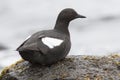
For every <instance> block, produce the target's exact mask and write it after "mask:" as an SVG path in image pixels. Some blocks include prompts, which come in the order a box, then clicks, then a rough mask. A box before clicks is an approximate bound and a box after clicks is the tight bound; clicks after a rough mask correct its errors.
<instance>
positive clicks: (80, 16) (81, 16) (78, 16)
mask: <svg viewBox="0 0 120 80" xmlns="http://www.w3.org/2000/svg"><path fill="white" fill-rule="evenodd" d="M76 18H86V17H85V16H83V15H80V14H78V15H77V16H76Z"/></svg>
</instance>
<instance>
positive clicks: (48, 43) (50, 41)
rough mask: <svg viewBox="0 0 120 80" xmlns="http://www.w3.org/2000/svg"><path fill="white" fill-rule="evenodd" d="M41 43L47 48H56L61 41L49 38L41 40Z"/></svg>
mask: <svg viewBox="0 0 120 80" xmlns="http://www.w3.org/2000/svg"><path fill="white" fill-rule="evenodd" d="M42 42H43V43H44V44H45V45H46V46H48V47H49V48H54V47H56V46H59V45H60V44H61V43H62V42H63V40H61V39H57V38H51V37H44V38H42Z"/></svg>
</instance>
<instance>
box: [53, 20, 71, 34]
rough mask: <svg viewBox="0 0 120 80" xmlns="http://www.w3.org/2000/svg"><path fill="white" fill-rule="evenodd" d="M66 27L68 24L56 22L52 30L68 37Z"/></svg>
mask: <svg viewBox="0 0 120 80" xmlns="http://www.w3.org/2000/svg"><path fill="white" fill-rule="evenodd" d="M68 26H69V22H67V21H60V20H57V21H56V24H55V28H54V29H55V30H58V31H61V32H63V33H65V34H66V35H70V34H69V30H68Z"/></svg>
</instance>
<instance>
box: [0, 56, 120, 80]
mask: <svg viewBox="0 0 120 80" xmlns="http://www.w3.org/2000/svg"><path fill="white" fill-rule="evenodd" d="M0 80H120V56H118V55H112V56H106V57H95V56H68V57H67V58H66V59H64V60H62V61H60V62H58V63H56V64H53V65H51V66H41V65H37V64H31V63H29V62H27V61H24V60H21V61H18V62H17V63H15V64H13V65H12V66H10V67H7V68H6V69H4V70H3V71H2V73H1V75H0Z"/></svg>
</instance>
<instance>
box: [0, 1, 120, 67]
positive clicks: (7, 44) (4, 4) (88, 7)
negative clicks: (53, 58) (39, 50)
mask: <svg viewBox="0 0 120 80" xmlns="http://www.w3.org/2000/svg"><path fill="white" fill-rule="evenodd" d="M64 8H74V9H75V10H76V11H77V12H78V13H80V14H82V15H84V16H86V17H87V18H86V19H76V20H74V21H72V22H71V23H70V26H69V30H70V33H71V40H72V48H71V51H70V54H69V55H97V56H105V55H110V54H114V53H115V54H116V53H118V54H119V53H120V0H59V1H58V0H0V28H1V29H0V69H2V68H3V67H5V66H8V65H10V64H12V63H14V62H16V61H17V60H19V59H20V56H19V54H18V52H16V51H15V49H16V48H17V47H18V46H19V45H20V44H21V43H22V42H23V41H24V40H25V38H26V37H27V36H29V35H31V34H33V33H35V32H36V31H39V30H43V29H52V28H53V27H54V24H55V21H56V18H57V15H58V13H59V12H60V11H61V10H62V9H64Z"/></svg>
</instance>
